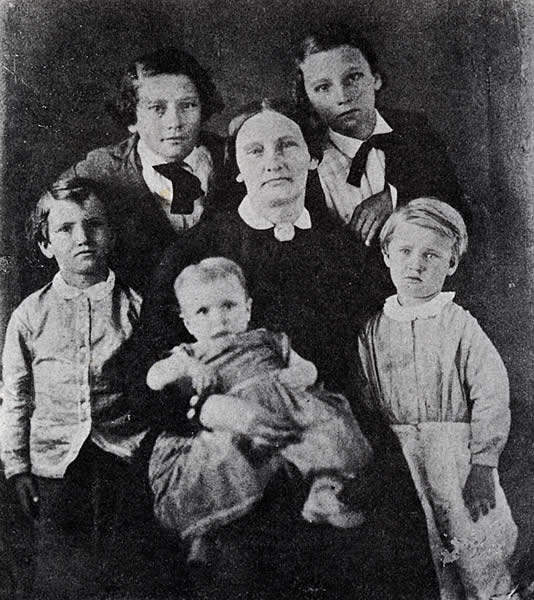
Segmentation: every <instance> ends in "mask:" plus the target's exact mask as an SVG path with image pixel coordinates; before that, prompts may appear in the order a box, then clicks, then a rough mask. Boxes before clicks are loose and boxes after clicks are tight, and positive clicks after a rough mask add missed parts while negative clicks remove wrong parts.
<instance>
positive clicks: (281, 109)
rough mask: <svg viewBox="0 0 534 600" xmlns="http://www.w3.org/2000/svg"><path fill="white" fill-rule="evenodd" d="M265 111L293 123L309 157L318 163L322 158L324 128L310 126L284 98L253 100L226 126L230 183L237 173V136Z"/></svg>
mask: <svg viewBox="0 0 534 600" xmlns="http://www.w3.org/2000/svg"><path fill="white" fill-rule="evenodd" d="M266 111H272V112H276V113H279V114H281V115H284V117H287V118H288V119H291V121H293V122H295V123H296V124H297V125H298V126H299V128H300V130H301V132H302V136H303V137H304V141H305V142H306V145H307V146H308V151H309V153H310V156H311V157H312V158H316V159H317V160H319V161H320V160H321V158H322V156H323V150H322V147H323V138H324V136H325V134H326V127H317V126H316V125H313V124H311V123H310V122H309V120H308V119H307V116H306V115H305V114H304V113H303V112H302V111H301V110H299V108H298V106H297V105H296V104H295V103H294V102H292V101H291V100H287V99H284V98H264V99H263V100H254V101H253V102H250V103H248V104H245V105H244V106H242V107H241V108H240V109H239V110H238V112H237V113H236V116H235V117H234V118H233V119H232V120H231V121H230V124H229V125H228V137H227V141H226V153H225V164H226V169H227V173H228V177H229V178H230V180H231V181H233V180H234V179H235V177H236V176H237V174H238V173H239V168H238V166H237V159H236V139H237V134H238V133H239V131H240V130H241V127H243V125H244V124H245V123H246V122H247V121H248V120H249V119H251V118H252V117H254V116H256V115H259V114H260V113H262V112H266Z"/></svg>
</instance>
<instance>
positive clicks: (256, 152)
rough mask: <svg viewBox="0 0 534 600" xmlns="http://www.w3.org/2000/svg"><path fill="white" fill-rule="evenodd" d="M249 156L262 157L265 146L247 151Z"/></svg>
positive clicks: (253, 147) (254, 147)
mask: <svg viewBox="0 0 534 600" xmlns="http://www.w3.org/2000/svg"><path fill="white" fill-rule="evenodd" d="M247 154H249V155H251V156H261V155H262V154H263V146H251V147H250V148H248V149H247Z"/></svg>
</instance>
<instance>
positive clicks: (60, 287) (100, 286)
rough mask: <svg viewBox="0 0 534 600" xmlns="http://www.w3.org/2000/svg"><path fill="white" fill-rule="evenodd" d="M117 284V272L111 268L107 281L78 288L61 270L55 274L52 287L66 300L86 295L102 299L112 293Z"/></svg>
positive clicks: (94, 298)
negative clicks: (66, 280)
mask: <svg viewBox="0 0 534 600" xmlns="http://www.w3.org/2000/svg"><path fill="white" fill-rule="evenodd" d="M114 286H115V273H114V272H113V271H112V270H111V269H109V273H108V277H107V279H106V280H105V281H99V282H98V283H95V284H94V285H91V286H90V287H88V288H83V289H82V288H77V287H73V286H72V285H69V284H68V283H66V282H65V280H64V279H63V276H62V275H61V272H58V273H56V274H55V275H54V279H53V280H52V288H53V289H54V291H55V292H56V293H57V294H59V295H60V296H61V297H62V298H64V299H65V300H71V299H73V298H77V297H78V296H82V295H85V296H87V297H88V298H89V299H91V300H101V299H102V298H105V297H106V296H107V295H108V294H110V293H111V291H112V290H113V288H114Z"/></svg>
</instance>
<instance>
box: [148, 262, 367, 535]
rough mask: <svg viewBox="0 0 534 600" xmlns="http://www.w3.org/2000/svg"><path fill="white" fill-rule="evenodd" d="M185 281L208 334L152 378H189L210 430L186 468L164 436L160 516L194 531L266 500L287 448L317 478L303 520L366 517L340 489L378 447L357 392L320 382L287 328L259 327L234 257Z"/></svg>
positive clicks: (198, 332)
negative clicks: (252, 323) (361, 423)
mask: <svg viewBox="0 0 534 600" xmlns="http://www.w3.org/2000/svg"><path fill="white" fill-rule="evenodd" d="M174 290H175V293H176V297H177V300H178V303H179V306H180V310H181V316H182V319H183V321H184V324H185V325H186V327H187V329H188V330H189V332H190V333H191V334H192V335H193V336H194V337H195V338H196V340H197V341H196V342H195V343H192V344H183V345H181V346H179V347H178V348H175V349H174V350H173V351H172V354H171V355H170V356H169V357H168V358H165V359H163V360H161V361H159V362H157V363H155V364H154V365H153V366H152V368H151V369H150V371H149V372H148V376H147V383H148V385H149V386H150V387H151V388H152V389H155V390H161V389H163V388H165V387H167V386H169V385H179V386H180V387H181V388H182V389H184V382H190V386H191V387H192V388H194V390H195V391H196V395H195V396H194V397H193V400H192V407H191V408H189V407H187V408H189V411H190V415H189V416H190V417H191V418H193V417H194V416H195V415H198V416H199V419H200V422H201V424H202V425H203V426H204V427H205V429H203V430H201V431H200V432H199V433H198V434H197V436H196V437H195V440H194V441H193V442H192V444H191V447H190V448H189V450H188V451H187V453H185V456H184V454H183V453H182V456H181V457H180V458H179V459H178V462H179V463H180V467H179V468H178V467H177V466H176V464H175V463H176V461H175V460H174V458H172V457H171V458H169V457H170V456H171V455H172V452H169V444H171V445H172V444H173V443H174V441H172V438H171V439H170V440H169V438H167V440H166V441H165V437H164V438H160V440H159V441H157V442H156V447H155V450H154V452H153V454H152V459H151V465H150V473H149V478H150V481H151V484H152V489H153V492H154V495H155V508H156V514H157V516H158V517H159V519H160V521H161V522H162V523H163V524H164V525H165V526H167V527H169V528H172V529H176V530H178V531H179V532H180V534H181V535H182V537H183V538H184V539H189V540H194V538H198V537H199V536H201V535H203V534H204V533H207V532H209V531H210V530H213V529H215V528H217V527H220V526H221V525H224V524H226V523H228V522H230V521H232V520H234V519H236V518H238V517H240V516H242V515H243V514H245V513H246V512H248V511H249V510H250V508H251V507H252V506H253V505H254V504H255V503H256V502H257V501H258V500H259V499H260V498H261V497H262V494H263V491H264V488H265V486H266V485H267V483H268V481H269V479H270V478H271V477H272V476H273V474H274V472H275V471H276V469H277V468H278V467H279V466H280V458H281V457H282V458H284V459H285V460H287V461H289V462H291V463H292V464H294V465H295V466H296V467H297V468H298V469H299V471H300V472H301V473H302V474H303V475H304V476H305V477H307V478H309V479H310V481H311V482H312V484H311V490H310V493H309V496H308V499H307V501H306V503H305V505H304V508H303V510H302V514H303V516H304V518H306V519H307V520H309V521H312V522H321V523H328V524H331V525H334V526H337V527H356V526H358V525H359V524H360V523H361V522H362V521H363V516H362V515H361V513H360V512H359V511H357V510H352V509H351V508H350V507H349V506H347V505H346V504H344V503H343V502H342V501H341V500H340V498H339V493H340V492H341V491H342V489H343V485H344V482H345V481H346V480H347V479H350V478H351V477H354V476H355V475H356V474H357V473H359V472H360V470H361V468H362V467H363V466H364V465H366V464H367V463H368V461H369V459H370V448H369V445H368V443H367V441H366V440H365V438H364V437H363V435H362V434H361V432H360V430H359V427H358V425H357V424H356V421H355V420H354V418H353V417H352V414H351V412H350V408H349V406H348V403H347V401H346V399H345V398H343V397H342V396H339V395H334V394H329V393H327V392H324V391H322V390H321V389H319V388H318V387H312V386H313V384H315V380H316V377H317V370H316V368H315V366H314V365H313V364H312V363H311V362H309V361H307V360H305V359H303V358H302V357H300V356H299V355H298V354H297V353H296V352H295V351H294V350H293V349H292V348H291V347H290V344H289V340H288V338H287V336H286V335H285V334H275V333H272V332H270V331H267V330H266V329H255V330H248V324H249V320H250V312H251V307H252V300H251V298H249V296H248V292H247V289H246V283H245V279H244V275H243V272H242V271H241V268H240V267H239V266H238V265H237V264H236V263H234V262H233V261H231V260H229V259H227V258H223V257H215V258H207V259H204V260H202V261H201V262H200V263H198V264H196V265H191V266H189V267H187V268H186V269H184V270H183V271H182V273H181V274H180V275H179V276H178V278H177V279H176V281H175V284H174ZM185 387H187V385H185ZM199 397H200V400H199ZM203 399H206V401H205V402H204V403H203V402H202V400H203Z"/></svg>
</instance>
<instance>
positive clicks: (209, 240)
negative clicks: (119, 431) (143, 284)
mask: <svg viewBox="0 0 534 600" xmlns="http://www.w3.org/2000/svg"><path fill="white" fill-rule="evenodd" d="M365 254H366V248H365V247H364V246H363V245H361V244H359V243H358V242H356V240H355V239H354V237H353V236H351V235H350V234H349V233H348V232H347V231H344V230H343V229H341V228H340V227H339V226H338V225H336V224H332V223H331V222H330V221H329V220H328V219H326V218H325V219H324V220H322V221H321V223H320V226H319V227H315V228H313V227H312V229H309V230H300V229H297V230H296V235H295V238H294V239H293V240H292V241H290V242H279V241H278V240H276V239H275V238H274V236H273V232H272V230H266V231H259V230H255V229H252V228H250V227H249V226H248V225H246V224H245V223H244V222H243V221H242V220H241V218H240V217H239V215H238V214H237V212H233V213H227V214H217V215H214V216H213V217H212V218H210V219H207V220H206V221H205V222H204V223H200V224H199V225H198V226H197V227H195V228H194V230H192V231H191V232H190V233H188V234H186V235H185V236H183V237H182V238H180V240H178V241H176V242H175V243H174V244H173V245H172V246H171V247H169V248H168V249H167V251H166V252H165V255H164V257H163V260H162V262H161V264H160V266H159V268H158V269H157V271H156V274H155V278H154V280H153V282H152V285H151V286H150V288H149V292H148V295H147V297H146V298H145V303H144V306H143V310H142V314H141V323H140V328H139V330H138V336H139V349H138V352H137V363H136V364H134V371H135V373H136V374H137V379H138V384H137V390H135V392H134V394H133V395H134V396H135V397H136V398H137V399H138V402H139V406H138V409H139V410H140V411H142V412H143V413H144V414H145V415H146V416H147V417H151V419H152V422H153V423H154V426H155V428H156V429H155V430H157V427H158V426H159V427H160V428H161V429H165V430H167V431H169V430H171V429H172V430H174V433H176V434H179V435H182V436H187V435H192V434H193V435H194V434H195V433H196V432H197V431H198V430H199V429H198V426H197V427H196V428H195V426H194V425H192V424H191V422H190V421H188V420H187V418H186V413H187V410H188V408H189V406H188V399H189V398H188V393H191V389H189V390H177V389H174V390H172V393H170V394H169V393H163V394H162V393H160V394H153V395H147V394H146V388H145V390H144V391H143V389H142V388H143V382H144V377H145V375H146V372H147V368H148V367H149V366H150V365H151V364H152V363H153V362H154V361H155V360H157V359H159V358H160V357H161V356H162V353H164V352H165V351H168V350H170V349H171V348H173V347H174V346H176V345H179V344H180V343H182V342H187V341H191V338H190V337H189V336H188V335H187V332H186V331H185V329H184V327H183V325H182V323H181V320H180V317H179V311H178V307H177V304H176V299H175V297H174V293H173V282H174V279H175V278H176V276H177V275H178V273H179V272H180V271H181V270H182V269H183V268H184V267H185V266H187V265H189V264H191V263H193V262H198V261H199V260H201V259H203V258H206V257H208V256H219V255H222V256H226V257H228V258H230V259H233V260H235V261H236V262H238V263H239V264H240V265H241V266H242V268H243V270H244V272H245V276H246V278H247V281H248V287H249V292H250V295H251V297H252V299H253V309H252V322H251V327H252V328H256V327H267V328H268V329H270V330H272V331H275V332H277V331H278V332H282V331H283V332H285V333H287V334H288V336H289V337H290V339H291V340H292V344H293V347H294V349H295V351H296V352H298V354H300V355H301V356H302V357H303V358H306V359H308V360H311V361H312V362H314V363H315V365H316V366H317V368H318V371H319V379H320V380H322V381H324V382H325V384H326V387H327V389H331V390H344V389H346V388H347V385H348V383H349V377H348V374H349V372H350V366H351V365H352V364H353V363H354V361H355V360H356V357H357V352H356V349H355V348H356V346H355V345H354V340H355V336H356V333H357V330H358V328H359V327H360V326H361V325H362V324H363V320H364V319H365V318H366V315H367V314H368V312H369V311H373V308H374V307H376V306H377V305H378V304H379V299H378V298H377V297H376V296H375V295H374V292H373V281H372V278H370V277H368V276H367V275H366V272H365V268H364V267H365V258H366V256H365ZM140 379H142V381H141V380H140ZM349 389H350V388H349ZM180 394H182V397H183V400H182V401H180V400H179V399H177V398H179V396H180ZM351 400H352V401H353V402H355V403H356V405H355V408H357V405H358V402H357V398H356V396H355V395H354V394H353V395H352V397H350V398H349V401H351ZM377 427H378V426H377ZM386 433H387V425H386ZM373 439H375V440H378V443H381V442H382V439H381V438H380V437H379V436H376V435H375V437H374V438H373ZM379 450H380V452H379V455H380V457H384V456H386V455H388V456H391V461H390V462H391V463H392V465H393V467H392V468H391V469H389V467H388V468H387V469H386V470H384V471H383V469H384V468H385V467H386V466H388V460H386V459H384V460H381V462H380V463H378V464H377V465H376V466H372V467H370V469H369V473H368V475H369V485H368V482H367V478H366V477H363V478H362V480H361V481H360V482H358V483H357V485H356V486H355V489H354V492H355V493H356V496H358V501H360V502H362V503H363V504H365V505H366V508H367V509H368V520H367V522H366V523H365V524H364V525H363V526H362V527H360V528H358V529H356V530H344V531H340V530H336V529H334V528H332V527H328V526H318V525H310V524H307V523H306V522H305V521H303V519H302V518H301V517H300V509H301V507H302V504H303V502H304V499H305V496H306V485H305V484H304V482H303V481H302V479H300V478H299V477H298V473H296V472H295V471H291V469H290V468H286V469H285V470H283V471H282V472H280V473H279V478H278V479H276V480H273V481H272V482H271V484H270V486H269V487H268V489H266V491H265V494H264V497H263V500H262V502H261V503H260V504H259V505H258V506H257V507H256V508H255V510H254V511H252V512H251V513H249V514H247V515H246V516H245V517H243V518H242V519H240V520H238V521H236V522H234V523H232V524H231V525H228V526H227V527H224V528H222V529H221V530H220V531H219V532H218V534H217V548H218V549H219V550H218V563H217V564H215V565H213V568H212V570H211V572H212V574H215V575H216V577H217V579H218V582H217V584H216V585H215V588H217V589H219V590H223V591H222V592H221V593H222V597H228V595H227V594H228V593H229V590H230V585H231V584H230V580H232V581H234V582H235V581H236V580H237V581H239V574H241V576H242V578H241V580H240V581H241V584H242V585H244V586H245V587H247V588H248V589H250V588H252V587H254V586H259V587H261V588H263V593H265V590H266V588H267V589H269V590H270V591H271V592H273V594H274V595H275V596H276V595H277V594H278V595H279V594H280V592H281V590H284V589H285V590H286V591H287V590H290V589H291V587H292V586H297V588H299V589H300V591H298V590H297V591H294V593H293V597H301V596H302V587H303V586H304V587H306V586H307V587H310V586H311V588H310V589H312V588H313V589H316V590H322V592H321V595H320V596H318V597H320V598H323V597H331V598H336V599H337V598H342V597H344V595H345V594H346V597H350V598H355V597H362V598H363V597H365V598H377V599H378V598H380V599H383V598H384V599H385V598H414V599H415V598H421V597H423V593H424V590H427V589H432V588H433V585H434V573H433V567H432V564H431V560H430V553H429V550H428V540H427V539H426V530H425V522H424V516H423V514H422V509H421V507H420V505H419V504H418V500H417V496H416V493H415V489H414V487H413V484H412V482H411V479H410V476H409V473H408V472H407V468H405V465H404V461H403V458H402V453H401V451H400V448H397V447H395V446H391V445H389V446H387V449H386V450H382V449H379ZM397 467H398V468H397ZM384 486H385V487H387V488H389V490H394V491H395V493H396V494H397V498H398V499H399V500H400V503H399V502H397V498H391V494H389V496H387V498H388V502H386V503H384V502H383V501H382V498H381V495H382V491H383V488H384ZM381 490H382V491H381ZM383 515H386V518H387V520H385V521H383ZM392 515H394V517H393V518H392ZM384 523H385V524H384ZM397 524H398V525H399V527H397ZM402 536H403V537H402ZM221 580H224V581H222V582H221ZM211 591H212V592H213V589H212V590H211Z"/></svg>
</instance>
